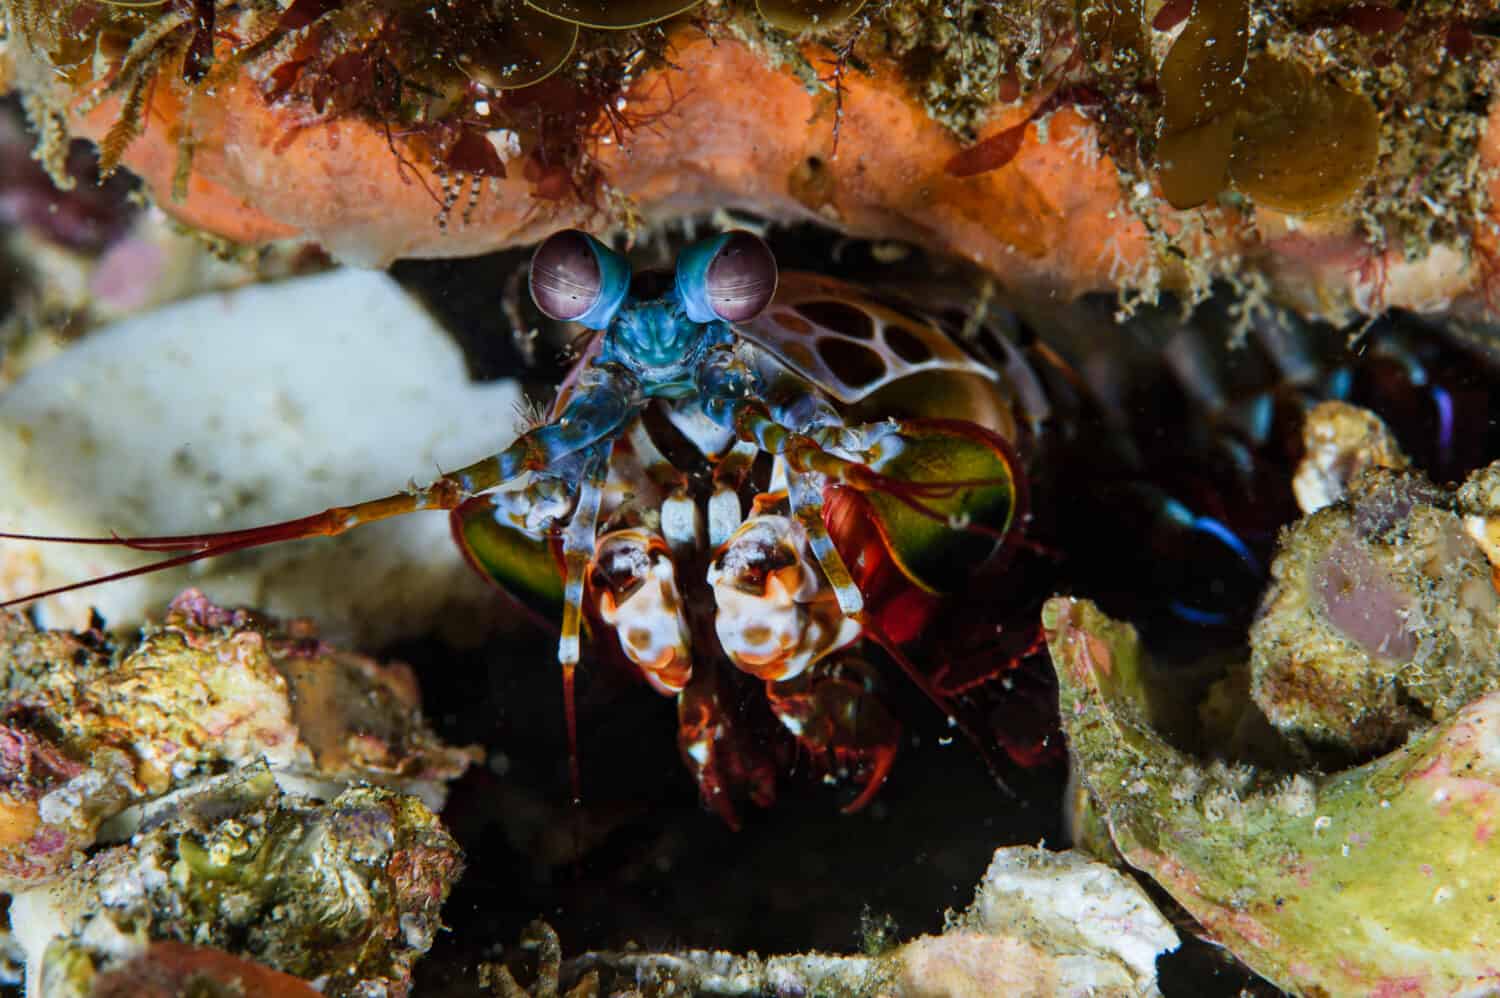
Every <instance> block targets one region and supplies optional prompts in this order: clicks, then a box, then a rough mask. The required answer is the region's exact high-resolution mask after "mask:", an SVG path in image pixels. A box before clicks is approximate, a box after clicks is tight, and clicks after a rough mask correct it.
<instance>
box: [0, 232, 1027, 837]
mask: <svg viewBox="0 0 1500 998" xmlns="http://www.w3.org/2000/svg"><path fill="white" fill-rule="evenodd" d="M530 289H531V294H532V298H533V300H534V301H535V303H536V305H537V307H538V308H539V309H540V310H541V311H542V312H543V313H545V314H546V315H548V316H549V317H551V318H553V319H557V320H561V321H566V322H573V323H577V324H579V325H581V326H583V327H585V328H586V329H588V330H592V331H594V333H595V334H596V335H594V336H593V338H592V340H591V342H590V344H589V346H588V348H587V349H586V350H585V351H584V352H583V354H582V356H581V357H580V359H579V360H578V362H577V363H576V364H575V366H574V367H573V369H572V371H571V372H570V373H569V375H568V376H567V378H566V379H565V380H564V382H563V384H562V385H561V388H560V391H559V393H558V395H557V398H556V400H555V401H554V402H553V404H552V406H551V408H550V410H549V411H548V413H547V414H546V418H545V420H543V421H541V422H539V424H538V425H535V426H532V427H531V428H529V429H528V430H526V431H525V432H523V433H522V434H521V435H520V436H518V437H517V438H516V440H515V441H514V442H513V443H511V444H510V445H509V446H508V447H506V448H504V449H503V450H501V451H499V452H498V453H496V454H494V455H491V456H489V457H485V458H483V459H481V460H479V461H476V462H474V463H472V464H469V465H467V466H465V467H462V468H459V469H457V470H455V471H451V472H448V473H446V474H443V475H441V476H440V477H439V478H437V479H436V480H434V481H433V482H431V483H430V484H428V485H425V486H422V487H416V488H412V489H411V490H409V491H406V492H402V493H398V494H394V495H389V496H385V497H383V498H378V499H372V500H368V501H364V502H359V503H355V504H353V505H349V506H337V507H332V508H329V509H326V510H323V511H322V512H319V513H315V514H313V515H310V516H306V517H301V518H298V519H294V520H289V521H285V522H281V523H275V524H270V525H265V526H259V527H251V528H248V529H242V530H230V531H225V532H216V533H207V534H195V535H183V536H161V537H118V536H112V537H94V538H77V537H44V536H36V535H25V534H0V537H5V538H11V539H24V540H29V541H44V542H56V543H71V544H98V545H123V546H127V547H130V548H135V549H139V550H143V551H151V552H160V553H162V554H165V555H166V556H167V557H165V558H164V559H162V560H160V561H157V562H155V563H153V564H149V565H146V566H142V567H138V568H133V569H129V570H125V571H120V572H115V573H112V574H107V575H103V576H99V577H96V578H91V579H86V580H83V581H81V582H76V583H72V584H69V585H65V586H60V587H57V588H53V589H49V590H46V591H44V592H37V593H31V594H29V595H27V596H25V597H21V598H19V599H15V600H12V601H10V603H8V604H4V605H11V604H17V603H24V602H27V601H29V600H33V599H38V598H41V597H44V596H49V595H53V594H55V593H59V592H65V591H69V590H74V589H79V588H83V587H86V586H92V585H97V584H101V583H105V582H110V581H114V580H117V579H121V578H126V577H129V576H132V575H137V574H141V573H144V572H149V571H154V570H157V569H160V568H165V567H169V566H173V565H180V564H184V563H187V562H192V561H197V560H199V559H203V558H210V557H214V556H217V555H221V554H226V553H229V552H233V551H238V550H242V549H245V548H251V547H258V546H262V545H267V544H273V543H277V542H280V541H286V540H292V539H297V538H305V537H313V536H331V535H335V534H340V533H343V532H344V531H347V530H350V529H352V528H354V527H357V526H360V525H362V524H366V523H371V522H374V521H376V520H382V519H386V518H389V517H394V516H401V515H404V514H407V513H413V512H417V511H423V510H445V511H448V513H449V516H450V522H451V526H452V532H453V536H454V538H455V540H456V542H457V543H458V545H459V547H460V548H461V549H462V551H463V552H464V554H465V556H466V558H467V559H468V560H469V562H470V563H471V564H472V565H473V566H474V567H475V568H476V569H477V570H479V571H480V572H481V573H482V574H483V575H485V576H487V577H488V578H490V579H491V580H493V581H494V582H496V583H498V584H499V585H500V586H501V587H502V588H504V589H505V590H506V591H508V592H509V593H511V594H512V595H513V596H515V597H516V598H517V599H519V600H520V601H521V602H522V603H523V604H526V605H527V606H529V607H531V608H532V609H536V610H540V611H542V612H543V613H544V614H546V615H548V616H551V617H553V618H554V619H558V620H560V628H559V629H560V635H559V640H558V654H557V658H558V662H559V665H560V668H561V674H562V682H563V689H564V699H565V705H566V708H565V709H566V723H567V729H568V739H569V745H570V770H571V776H572V783H573V790H574V794H575V797H576V796H577V794H578V788H579V784H580V779H579V766H578V759H577V750H576V744H577V721H576V714H575V709H574V697H573V690H574V677H575V671H576V669H577V666H578V664H579V662H580V659H581V657H582V651H581V644H582V641H581V639H582V636H583V634H584V632H585V625H586V623H587V624H589V625H591V626H590V627H589V630H590V631H591V632H592V634H593V635H594V637H595V638H596V639H599V643H600V644H601V645H603V646H606V651H608V652H609V653H611V654H614V653H618V654H620V655H623V657H624V659H625V660H627V661H628V662H629V663H630V665H631V666H632V667H633V668H634V669H635V670H636V671H637V672H638V673H639V675H640V676H641V677H642V678H643V679H644V680H645V681H646V682H647V683H648V684H649V685H650V686H651V687H652V688H654V689H655V690H657V691H658V692H660V693H662V694H664V695H669V696H674V697H676V698H677V700H678V713H679V736H678V738H679V746H680V748H681V751H682V755H683V759H684V761H685V763H686V764H687V766H688V768H689V769H690V771H691V772H692V773H693V775H694V777H695V779H696V780H697V782H698V785H699V787H700V789H701V792H702V794H703V798H704V800H705V801H706V802H707V804H708V805H709V806H710V807H712V808H713V809H714V810H715V811H717V812H718V813H719V814H720V815H721V816H722V817H723V818H724V819H725V820H726V821H727V822H728V823H730V824H731V825H736V824H737V822H738V819H737V815H736V812H735V807H734V803H733V801H734V798H735V797H736V796H737V792H740V791H745V792H748V794H749V796H750V797H751V798H752V799H753V800H755V801H756V802H757V803H761V804H765V803H769V801H770V799H771V796H772V793H773V787H774V777H775V774H774V771H773V770H772V769H771V768H770V766H769V764H768V763H766V762H764V761H763V760H761V759H759V758H757V757H756V755H755V753H753V752H751V751H749V750H747V749H746V747H745V745H744V744H743V742H744V739H743V736H742V735H741V734H739V733H737V732H736V730H735V724H734V721H733V714H734V711H733V709H731V708H730V707H729V706H728V704H729V702H730V701H731V700H732V699H733V697H732V696H731V691H734V690H742V689H743V688H744V684H746V683H750V684H752V685H753V684H754V683H757V682H758V683H760V684H762V685H763V688H764V695H765V703H766V705H767V706H768V707H769V710H770V713H771V715H772V716H774V718H775V719H776V720H777V721H779V722H780V726H781V727H782V728H784V729H785V730H786V731H787V732H789V733H790V734H791V736H792V737H793V738H795V740H796V741H797V743H798V744H799V745H800V746H801V747H802V748H803V749H805V750H806V751H807V752H808V753H809V754H810V755H811V756H812V757H813V758H815V759H817V760H821V761H822V762H823V763H824V764H825V765H827V766H828V767H829V768H830V769H831V770H833V769H836V770H837V771H838V772H840V773H845V774H851V773H852V774H854V775H856V776H857V777H858V778H859V779H860V781H861V787H860V789H859V791H858V793H857V795H856V796H855V797H854V799H853V800H852V801H851V802H850V803H849V804H848V805H847V806H846V807H845V810H846V811H850V812H852V811H856V810H858V809H860V808H862V807H864V806H865V805H866V804H867V803H868V802H869V801H870V800H871V799H873V797H874V796H875V794H876V792H877V790H878V789H879V787H880V785H881V783H882V782H883V781H884V779H885V777H886V774H887V773H888V772H889V770H890V767H891V765H892V762H893V759H894V756H895V753H896V746H897V743H898V741H899V737H900V726H899V724H898V722H897V721H896V720H895V719H894V717H893V716H892V715H891V713H890V712H889V711H888V710H887V708H886V707H885V706H884V705H883V704H882V702H881V700H880V699H879V696H878V692H877V690H878V685H879V680H878V677H877V674H876V672H875V670H874V669H873V667H872V666H871V664H870V662H869V661H868V660H867V659H866V658H865V657H864V655H863V653H862V651H861V649H862V647H863V641H864V640H868V641H870V642H873V643H874V644H876V645H878V646H880V647H881V648H883V649H884V650H885V652H886V653H887V655H888V657H889V658H891V659H892V660H894V661H895V662H896V663H897V665H898V666H899V667H900V669H901V670H902V671H903V672H904V673H905V674H906V676H907V677H908V678H909V679H910V680H911V681H912V682H913V683H914V684H916V685H917V686H918V687H919V688H920V689H921V690H922V691H923V692H924V693H926V694H927V695H928V696H929V697H931V698H932V699H933V700H934V701H935V702H937V703H938V704H939V705H940V706H943V704H944V696H943V694H942V692H941V691H940V690H938V689H937V688H936V687H935V686H934V684H933V683H932V682H931V680H930V679H929V678H928V677H927V675H926V673H925V672H924V670H922V669H920V668H918V667H917V665H916V664H915V663H914V662H913V661H912V660H911V659H910V658H909V656H908V654H907V653H906V652H905V651H904V650H903V646H905V645H907V644H908V643H910V642H911V641H912V640H913V639H915V638H917V637H918V636H919V635H920V634H921V633H922V632H923V630H924V628H925V627H926V626H927V625H928V624H929V623H930V622H931V620H932V618H933V614H934V613H935V611H936V609H937V607H938V606H939V605H940V604H941V601H942V598H943V595H944V594H945V593H947V592H952V591H953V590H955V589H956V588H958V587H960V586H961V585H962V584H963V583H964V582H965V581H966V580H967V579H968V578H970V577H971V576H972V574H973V573H974V572H975V571H976V570H977V569H979V568H980V567H981V566H984V565H986V564H990V565H993V564H994V563H995V562H996V561H997V559H1000V558H1002V557H1003V556H1004V555H1005V553H1006V552H1007V551H1009V550H1010V549H1012V548H1013V547H1014V544H1015V541H1016V539H1017V537H1018V535H1019V533H1020V532H1021V525H1022V524H1023V522H1024V519H1025V508H1026V497H1027V487H1026V475H1025V471H1024V468H1023V454H1024V453H1025V451H1026V447H1027V444H1028V440H1029V439H1030V437H1031V434H1032V433H1033V431H1034V429H1035V426H1036V425H1037V423H1038V421H1039V420H1040V419H1041V418H1042V414H1041V413H1039V412H1037V411H1036V406H1035V400H1036V399H1037V398H1039V391H1038V390H1037V386H1036V385H1035V384H1034V383H1033V384H1029V385H1027V384H1024V382H1025V381H1026V380H1027V378H1028V377H1030V375H1029V373H1028V371H1027V369H1026V367H1025V364H1024V363H1023V362H1022V361H1021V359H1020V357H1019V355H1016V356H1014V357H1012V358H1011V359H1012V360H1013V361H1015V362H1014V363H1010V364H1006V365H1004V370H996V369H995V368H993V367H991V366H988V365H985V364H981V363H979V362H978V361H976V360H974V359H972V358H970V357H969V355H968V354H966V353H965V352H964V351H963V350H962V349H961V348H960V347H959V346H958V345H957V344H956V343H954V342H953V341H952V340H951V339H949V337H948V336H947V335H946V334H945V333H944V332H943V331H942V330H941V329H940V328H939V327H938V326H937V325H936V324H935V323H934V322H933V321H931V320H928V319H925V318H923V317H922V316H920V315H919V314H918V313H916V312H914V311H909V310H906V309H903V308H900V307H896V306H893V305H891V304H887V303H883V302H878V301H875V300H872V298H871V297H870V296H868V295H866V294H864V293H862V292H860V291H859V290H857V289H855V288H853V287H851V286H849V285H846V284H844V283H842V282H839V281H835V280H832V279H829V278H825V277H820V276H817V275H813V274H805V273H787V274H780V273H778V268H777V265H776V261H775V259H774V257H773V255H772V253H771V250H770V248H769V247H768V246H767V245H766V244H765V243H764V242H762V241H761V240H760V239H759V238H758V237H756V236H754V235H752V234H750V233H748V232H743V231H733V232H727V233H723V234H720V235H717V236H714V237H712V238H709V239H706V240H703V241H701V242H698V243H695V244H693V245H691V246H689V247H687V248H686V249H684V250H683V251H682V252H681V253H680V254H679V256H678V258H677V261H676V269H675V272H665V271H645V272H641V273H632V270H631V267H630V264H629V262H628V261H627V260H626V259H625V258H624V257H623V256H621V255H620V254H618V253H616V252H614V251H613V250H612V249H610V248H609V247H608V246H606V245H604V244H603V243H601V242H599V241H598V240H596V239H595V238H593V237H592V236H590V235H588V234H586V233H584V232H581V231H577V230H568V231H563V232H559V233H556V234H554V235H553V236H551V237H549V238H548V239H547V240H545V241H544V242H543V243H542V244H541V245H540V246H539V247H538V249H537V250H536V253H535V255H534V257H533V259H532V263H531V269H530ZM1027 400H1031V402H1030V403H1028V401H1027ZM611 634H612V635H613V636H614V637H615V638H616V639H617V640H616V641H614V642H610V641H607V640H604V639H605V638H606V637H607V636H608V635H611ZM736 684H740V685H738V686H737V685H736ZM956 723H958V724H959V725H960V727H963V726H964V724H963V722H962V719H958V720H957V722H956Z"/></svg>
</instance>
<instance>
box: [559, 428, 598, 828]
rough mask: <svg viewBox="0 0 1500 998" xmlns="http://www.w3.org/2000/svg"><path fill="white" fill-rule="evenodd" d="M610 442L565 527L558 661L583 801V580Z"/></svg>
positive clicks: (576, 784)
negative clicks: (577, 698)
mask: <svg viewBox="0 0 1500 998" xmlns="http://www.w3.org/2000/svg"><path fill="white" fill-rule="evenodd" d="M609 451H610V445H608V444H605V445H603V446H601V447H600V448H599V449H598V451H597V453H596V454H595V455H594V456H593V459H592V460H591V461H590V462H589V464H588V467H587V469H586V470H585V472H584V477H583V480H582V482H581V483H580V485H579V490H578V506H577V507H576V508H575V509H574V511H573V518H572V519H571V520H569V521H568V526H567V528H566V529H565V530H564V531H563V567H564V573H565V574H564V578H563V613H562V636H561V637H560V638H559V639H558V642H557V662H558V665H560V666H561V667H562V680H563V705H564V708H565V711H566V713H567V724H568V770H569V772H568V776H569V778H570V779H571V780H572V789H573V801H574V803H575V804H576V803H581V800H582V794H581V790H580V787H581V781H580V777H579V771H578V714H577V711H576V710H575V709H574V705H573V683H574V679H575V677H576V673H577V670H578V659H579V645H578V633H579V629H580V627H581V625H582V618H583V583H584V577H585V576H586V575H587V573H588V567H589V563H590V562H591V561H593V558H594V533H595V531H596V530H597V529H598V527H599V504H600V501H601V500H602V498H603V494H604V480H605V477H606V475H607V473H608V469H609V460H608V459H609Z"/></svg>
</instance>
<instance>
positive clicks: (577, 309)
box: [530, 229, 630, 329]
mask: <svg viewBox="0 0 1500 998" xmlns="http://www.w3.org/2000/svg"><path fill="white" fill-rule="evenodd" d="M530 284H531V300H532V301H534V302H536V307H537V308H539V309H541V311H542V314H543V315H546V316H548V317H550V318H553V319H559V320H561V321H564V322H578V323H582V324H583V325H585V326H587V327H588V328H590V329H603V328H604V327H605V326H608V325H609V323H610V320H611V319H613V318H614V316H615V313H616V312H618V311H619V310H620V306H621V305H622V304H624V302H625V296H626V295H627V294H628V293H629V291H630V263H629V262H628V261H627V260H626V259H625V258H624V257H623V256H621V255H620V254H618V253H616V252H615V251H614V250H612V249H610V248H609V247H608V246H605V245H604V244H603V243H601V242H600V241H599V240H597V239H595V238H594V237H593V236H591V235H589V234H588V233H587V232H581V231H579V230H578V229H565V230H564V231H562V232H557V233H554V234H552V235H550V236H548V237H547V238H546V239H545V240H544V241H543V242H542V244H541V245H540V246H538V247H537V248H536V253H534V254H533V255H532V257H531V278H530Z"/></svg>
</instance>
